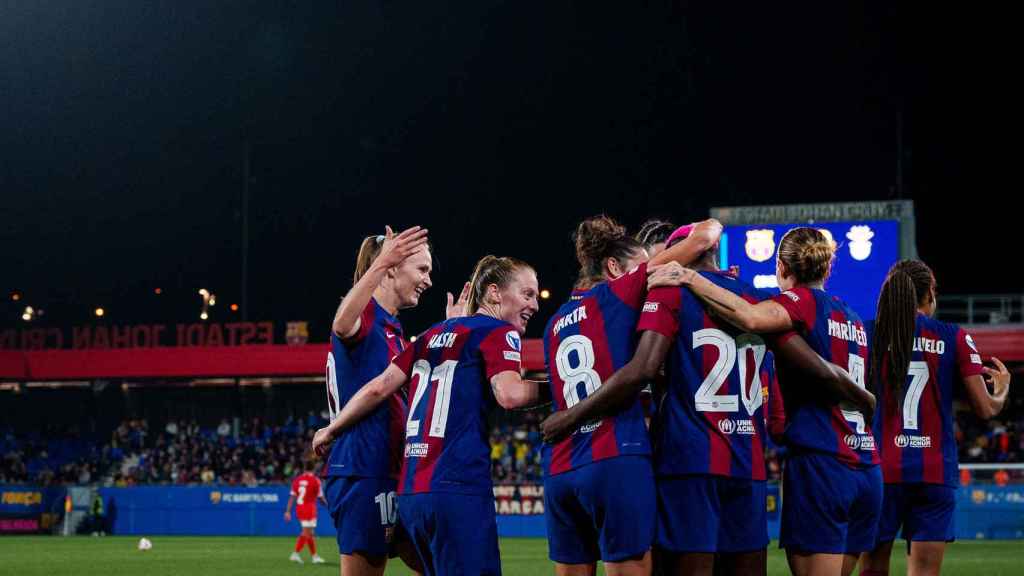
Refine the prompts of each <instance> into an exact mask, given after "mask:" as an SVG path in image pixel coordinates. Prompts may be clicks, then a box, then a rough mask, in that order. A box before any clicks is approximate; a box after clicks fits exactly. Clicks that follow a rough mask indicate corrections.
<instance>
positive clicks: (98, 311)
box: [93, 308, 107, 318]
mask: <svg viewBox="0 0 1024 576" xmlns="http://www.w3.org/2000/svg"><path fill="white" fill-rule="evenodd" d="M106 313H107V311H106V310H104V309H103V308H96V309H95V310H93V314H96V317H97V318H102V317H103V315H104V314H106Z"/></svg>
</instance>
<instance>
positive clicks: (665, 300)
mask: <svg viewBox="0 0 1024 576" xmlns="http://www.w3.org/2000/svg"><path fill="white" fill-rule="evenodd" d="M683 290H684V289H683V288H679V287H675V286H665V287H662V288H655V289H654V290H651V291H650V293H648V294H647V300H646V301H645V302H644V307H643V309H642V310H641V311H640V320H639V322H637V325H636V330H637V332H643V331H645V330H650V331H651V332H657V333H658V334H661V335H662V336H665V337H666V338H669V339H671V338H674V337H675V335H676V333H677V332H679V309H680V307H681V305H682V299H683Z"/></svg>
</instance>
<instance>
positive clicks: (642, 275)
mask: <svg viewBox="0 0 1024 576" xmlns="http://www.w3.org/2000/svg"><path fill="white" fill-rule="evenodd" d="M608 287H609V288H611V289H612V293H613V294H615V295H616V296H618V297H619V300H622V301H623V302H625V303H626V305H627V306H629V307H630V308H633V309H636V308H639V307H640V305H641V304H643V302H644V295H646V294H647V262H644V263H643V264H641V265H639V266H637V267H636V268H633V269H632V270H630V271H629V272H626V273H625V274H623V275H622V276H619V277H618V278H616V279H615V280H612V281H610V282H609V283H608Z"/></svg>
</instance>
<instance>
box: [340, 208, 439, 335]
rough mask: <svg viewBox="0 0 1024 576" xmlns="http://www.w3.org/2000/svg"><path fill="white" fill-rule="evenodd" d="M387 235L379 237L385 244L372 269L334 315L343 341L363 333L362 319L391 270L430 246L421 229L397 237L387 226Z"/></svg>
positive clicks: (414, 228) (353, 287) (355, 286)
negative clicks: (364, 311)
mask: <svg viewBox="0 0 1024 576" xmlns="http://www.w3.org/2000/svg"><path fill="white" fill-rule="evenodd" d="M386 232H387V233H386V235H385V236H384V237H383V238H381V237H380V236H378V238H380V239H381V242H383V244H382V246H381V248H380V254H378V255H377V258H376V259H375V260H374V261H373V264H371V265H370V268H369V270H367V271H366V273H365V274H363V276H362V278H360V279H359V280H358V281H356V283H355V285H354V286H352V289H351V290H349V291H348V294H346V295H345V298H344V299H342V301H341V304H340V305H338V310H337V311H336V312H335V313H334V322H333V323H332V326H331V327H332V329H333V330H334V333H335V334H336V335H337V336H338V337H339V338H341V339H346V338H351V337H352V336H354V335H355V334H356V333H357V332H359V328H360V326H361V325H362V320H361V318H360V316H361V315H362V313H363V310H364V309H365V308H366V305H367V304H369V302H370V298H372V297H373V291H374V290H376V289H377V286H380V283H381V280H383V279H384V275H385V274H387V271H388V269H389V268H392V267H394V266H397V265H399V264H401V263H402V261H403V260H405V258H406V257H407V256H409V255H411V254H413V253H415V252H416V251H417V250H419V249H420V247H421V246H423V245H424V244H426V243H427V231H426V230H425V229H421V228H420V227H419V226H413V227H412V228H409V229H408V230H405V231H403V232H402V233H401V234H399V235H397V236H395V234H394V232H392V231H391V227H390V226H388V227H386Z"/></svg>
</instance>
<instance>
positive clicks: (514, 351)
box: [480, 325, 523, 381]
mask: <svg viewBox="0 0 1024 576" xmlns="http://www.w3.org/2000/svg"><path fill="white" fill-rule="evenodd" d="M522 348H523V343H522V338H520V336H519V332H517V331H516V330H515V328H512V326H511V325H507V326H500V327H498V328H495V329H494V330H492V331H491V333H490V334H488V335H487V336H486V337H485V338H484V339H483V340H482V341H481V342H480V356H481V357H482V358H483V361H484V372H485V373H486V375H487V380H488V381H489V380H490V379H491V378H493V377H494V376H495V374H500V373H502V372H506V371H512V372H515V373H516V374H519V369H520V367H521V366H522Z"/></svg>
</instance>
